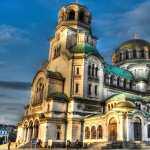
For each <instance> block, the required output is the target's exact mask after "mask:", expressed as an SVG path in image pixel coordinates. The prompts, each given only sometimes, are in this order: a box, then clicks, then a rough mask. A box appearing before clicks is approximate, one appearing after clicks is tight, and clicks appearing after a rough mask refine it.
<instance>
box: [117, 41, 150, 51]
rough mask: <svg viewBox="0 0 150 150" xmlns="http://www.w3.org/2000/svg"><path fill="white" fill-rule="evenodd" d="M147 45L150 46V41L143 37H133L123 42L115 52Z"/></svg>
mask: <svg viewBox="0 0 150 150" xmlns="http://www.w3.org/2000/svg"><path fill="white" fill-rule="evenodd" d="M145 46H147V47H149V48H150V43H149V42H148V41H145V40H142V39H131V40H128V41H126V42H124V43H122V44H121V45H120V46H119V47H118V48H117V49H116V51H115V52H117V51H122V50H126V49H136V48H142V49H143V48H144V47H145Z"/></svg>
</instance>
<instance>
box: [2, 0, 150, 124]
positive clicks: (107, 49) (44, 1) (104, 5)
mask: <svg viewBox="0 0 150 150" xmlns="http://www.w3.org/2000/svg"><path fill="white" fill-rule="evenodd" d="M70 2H75V0H74V1H73V0H0V123H6V124H15V123H16V122H17V121H18V119H19V118H20V117H21V115H22V112H23V106H24V104H25V103H27V102H28V101H29V99H30V85H31V82H32V78H33V76H34V74H35V73H36V71H37V69H38V68H39V67H40V66H41V65H42V64H43V63H44V62H45V61H46V60H47V57H48V47H49V45H48V39H49V37H51V36H53V34H54V31H55V25H56V23H57V12H58V10H59V9H60V7H61V6H62V5H64V4H67V3H70ZM79 2H80V3H81V4H83V5H86V6H87V7H88V8H89V10H90V11H91V12H92V14H93V21H92V28H93V32H94V34H95V35H96V36H97V37H98V38H99V39H98V45H97V47H98V49H99V51H100V53H101V54H102V56H103V57H104V58H105V60H106V61H107V62H109V63H111V54H112V52H113V51H114V49H115V48H116V47H118V46H119V45H120V44H121V43H122V42H123V41H126V40H128V39H132V38H133V35H134V34H135V33H138V35H139V37H140V38H143V39H145V40H150V27H149V26H150V15H149V11H150V0H79ZM108 54H109V55H108Z"/></svg>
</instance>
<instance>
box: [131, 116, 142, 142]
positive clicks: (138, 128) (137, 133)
mask: <svg viewBox="0 0 150 150" xmlns="http://www.w3.org/2000/svg"><path fill="white" fill-rule="evenodd" d="M133 125H134V140H137V141H139V140H141V138H142V124H141V119H140V118H138V117H136V118H135V119H134V124H133Z"/></svg>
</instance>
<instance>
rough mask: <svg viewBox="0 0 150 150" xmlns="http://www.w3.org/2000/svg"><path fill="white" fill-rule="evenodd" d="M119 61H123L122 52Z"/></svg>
mask: <svg viewBox="0 0 150 150" xmlns="http://www.w3.org/2000/svg"><path fill="white" fill-rule="evenodd" d="M119 61H122V53H120V54H119Z"/></svg>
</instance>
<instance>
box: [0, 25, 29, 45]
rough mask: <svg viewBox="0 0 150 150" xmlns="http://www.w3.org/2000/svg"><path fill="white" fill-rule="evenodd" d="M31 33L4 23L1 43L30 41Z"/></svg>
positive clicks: (0, 34)
mask: <svg viewBox="0 0 150 150" xmlns="http://www.w3.org/2000/svg"><path fill="white" fill-rule="evenodd" d="M28 36H29V33H28V32H26V31H24V30H22V29H20V28H17V27H14V26H11V25H6V24H2V25H0V43H1V44H10V43H14V42H21V43H22V42H23V43H24V42H28V41H29V38H28Z"/></svg>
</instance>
